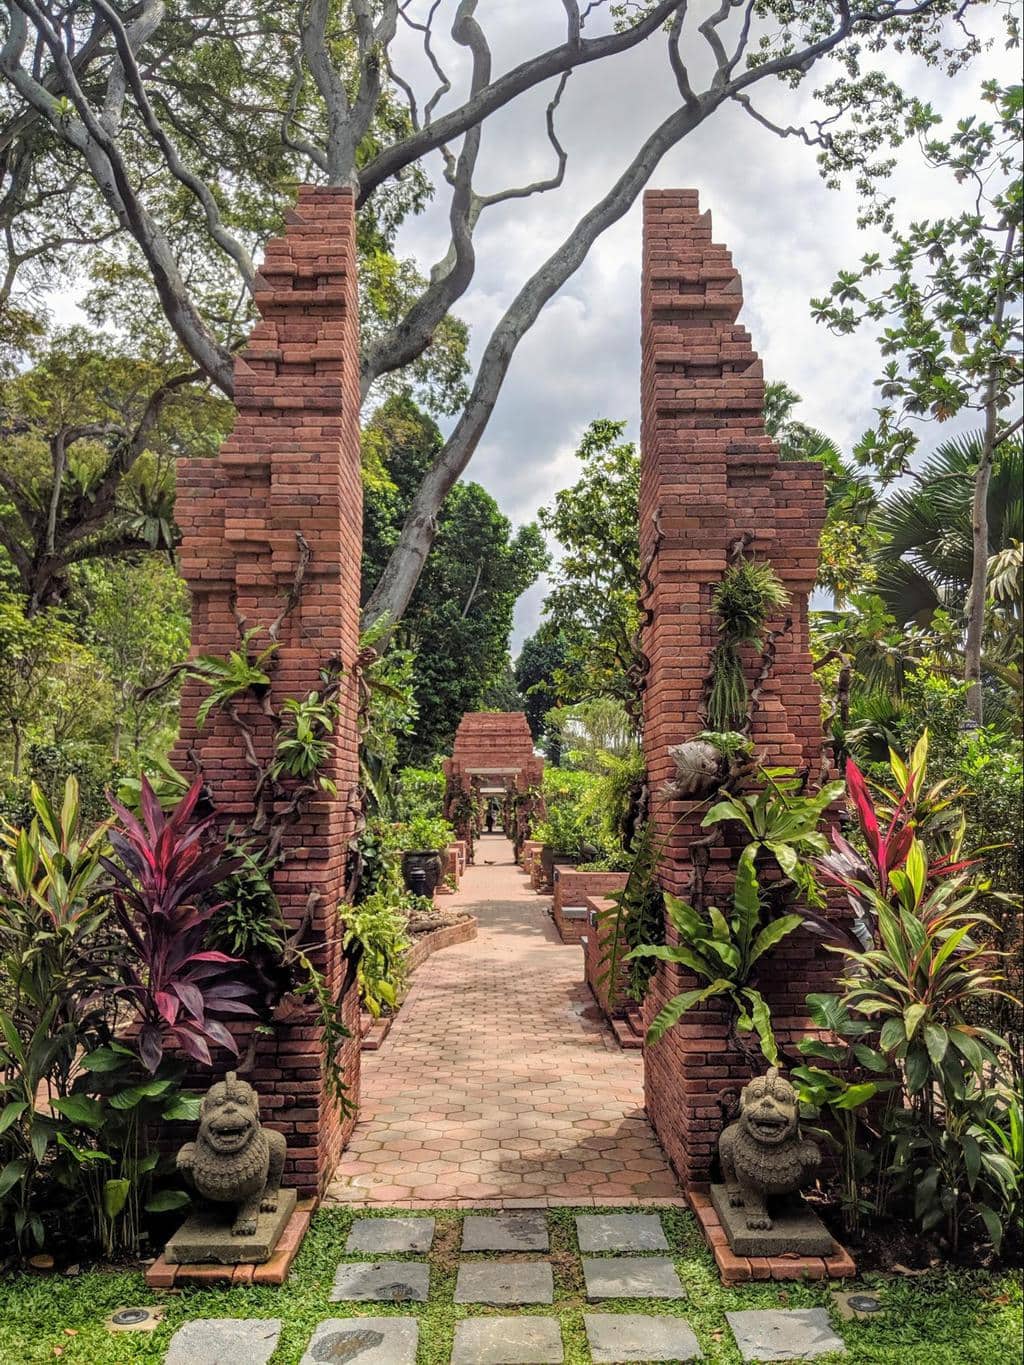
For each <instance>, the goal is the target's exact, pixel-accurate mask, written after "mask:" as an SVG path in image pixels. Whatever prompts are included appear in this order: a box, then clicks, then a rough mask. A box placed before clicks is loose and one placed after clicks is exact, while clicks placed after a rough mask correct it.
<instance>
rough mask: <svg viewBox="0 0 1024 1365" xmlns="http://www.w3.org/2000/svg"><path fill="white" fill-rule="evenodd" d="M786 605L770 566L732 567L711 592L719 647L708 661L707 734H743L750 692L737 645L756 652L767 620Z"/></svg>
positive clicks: (744, 562)
mask: <svg viewBox="0 0 1024 1365" xmlns="http://www.w3.org/2000/svg"><path fill="white" fill-rule="evenodd" d="M788 602H789V593H788V592H787V591H786V589H785V588H784V587H783V585H782V582H781V580H780V579H779V577H778V575H777V574H776V573H775V570H774V569H773V568H772V566H771V565H770V564H764V563H760V562H759V561H757V560H753V559H745V558H743V556H742V555H741V556H740V557H739V558H738V559H737V560H736V562H735V563H733V564H731V565H730V566H729V568H728V569H726V571H725V573H724V574H723V576H722V579H721V582H720V583H719V584H718V586H717V587H716V588H715V592H714V597H713V599H712V605H713V606H714V608H715V611H716V612H717V613H718V618H719V626H718V630H719V642H718V644H717V645H716V646H715V649H714V651H713V653H712V655H711V671H710V674H709V680H708V687H707V696H706V698H705V703H704V713H705V716H706V718H707V724H708V729H709V730H718V731H728V730H742V729H743V727H744V725H745V724H746V722H747V720H748V711H749V708H750V692H749V689H748V688H747V681H746V678H745V676H744V673H743V662H742V660H741V659H740V655H739V650H740V646H741V645H754V646H756V647H757V648H760V647H761V644H762V636H763V633H764V628H765V625H766V624H767V621H768V618H769V617H770V616H771V615H772V613H773V612H776V611H779V610H781V608H782V607H784V606H786V605H787V603H788Z"/></svg>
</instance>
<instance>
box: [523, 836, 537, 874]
mask: <svg viewBox="0 0 1024 1365" xmlns="http://www.w3.org/2000/svg"><path fill="white" fill-rule="evenodd" d="M539 849H540V844H539V843H538V842H537V840H536V839H524V840H523V847H522V851H521V852H520V854H519V866H520V867H521V868H522V869H523V871H524V872H529V870H530V867H531V864H532V860H533V855H534V853H535V852H536V851H537V850H539Z"/></svg>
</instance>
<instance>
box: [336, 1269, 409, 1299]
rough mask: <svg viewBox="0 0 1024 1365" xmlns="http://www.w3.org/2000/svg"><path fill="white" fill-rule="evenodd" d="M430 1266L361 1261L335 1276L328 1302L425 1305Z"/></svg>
mask: <svg viewBox="0 0 1024 1365" xmlns="http://www.w3.org/2000/svg"><path fill="white" fill-rule="evenodd" d="M429 1285H430V1267H429V1266H428V1265H424V1264H423V1262H421V1261H361V1262H357V1263H355V1264H354V1265H340V1266H338V1269H337V1270H336V1271H335V1273H334V1288H333V1289H332V1290H331V1302H332V1303H342V1302H345V1301H348V1300H352V1299H380V1300H387V1302H388V1303H426V1300H427V1290H428V1288H429Z"/></svg>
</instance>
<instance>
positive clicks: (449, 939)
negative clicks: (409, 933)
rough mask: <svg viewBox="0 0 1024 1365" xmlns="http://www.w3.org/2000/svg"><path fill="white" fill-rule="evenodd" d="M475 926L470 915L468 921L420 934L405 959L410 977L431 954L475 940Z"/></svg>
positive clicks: (474, 920)
mask: <svg viewBox="0 0 1024 1365" xmlns="http://www.w3.org/2000/svg"><path fill="white" fill-rule="evenodd" d="M476 925H477V922H476V919H475V918H474V917H473V916H472V915H471V916H470V917H469V919H466V920H461V921H460V922H459V923H458V924H448V925H446V926H445V927H444V928H443V929H435V930H434V931H433V933H430V934H421V935H420V937H419V938H418V939H417V940H416V942H415V943H414V944H413V945H412V947H411V948H410V949H409V952H408V955H407V956H406V959H405V963H406V968H407V970H408V971H409V973H410V975H411V974H412V973H413V972H414V971H415V970H416V968H417V967H422V965H423V963H424V962H426V960H427V958H428V957H430V956H431V954H432V953H438V952H440V951H441V949H442V948H453V947H454V946H455V944H456V943H468V942H469V940H470V939H472V938H476Z"/></svg>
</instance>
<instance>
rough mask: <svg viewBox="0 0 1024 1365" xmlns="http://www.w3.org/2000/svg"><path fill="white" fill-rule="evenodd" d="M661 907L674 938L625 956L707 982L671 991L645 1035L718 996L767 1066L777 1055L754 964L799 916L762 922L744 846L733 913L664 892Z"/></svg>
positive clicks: (653, 1037)
mask: <svg viewBox="0 0 1024 1365" xmlns="http://www.w3.org/2000/svg"><path fill="white" fill-rule="evenodd" d="M665 908H666V912H667V914H668V917H669V920H670V921H671V923H672V926H673V928H674V929H675V931H676V933H677V935H678V942H677V943H664V944H654V943H644V944H640V945H639V946H638V947H636V948H634V949H632V951H631V952H630V954H629V956H630V958H657V959H659V960H660V961H662V962H671V963H673V964H674V965H676V966H679V967H684V968H686V970H687V971H689V972H692V973H693V974H694V975H695V976H696V977H697V978H698V979H699V980H701V981H703V982H706V984H705V985H703V986H698V987H696V988H694V989H693V990H688V991H683V992H681V993H680V994H679V995H676V996H674V997H673V998H672V999H671V1000H670V1001H669V1002H668V1004H666V1005H665V1006H664V1008H663V1009H662V1010H661V1011H660V1012H659V1013H658V1014H657V1016H656V1017H655V1019H654V1020H653V1022H652V1023H651V1026H650V1028H649V1029H648V1033H647V1037H648V1039H649V1040H650V1041H651V1042H652V1043H655V1042H657V1041H658V1040H659V1039H660V1038H662V1037H663V1036H664V1035H665V1033H666V1032H667V1031H668V1030H669V1029H670V1028H671V1027H672V1025H673V1024H677V1023H678V1022H679V1020H680V1019H681V1018H682V1016H683V1015H684V1014H685V1013H686V1011H687V1010H691V1009H693V1007H694V1006H695V1005H699V1004H702V1003H703V1002H704V1001H705V1000H711V999H714V998H715V997H718V996H723V997H725V998H726V999H727V1000H728V1002H729V1004H730V1006H731V1007H732V1012H733V1017H734V1019H735V1021H736V1025H737V1027H738V1028H739V1029H740V1030H741V1031H742V1032H747V1033H749V1032H750V1031H751V1030H754V1031H756V1033H757V1036H758V1039H759V1041H760V1044H761V1051H762V1053H763V1054H764V1056H765V1058H766V1059H767V1061H768V1062H769V1063H770V1064H771V1065H773V1066H774V1065H776V1064H777V1062H778V1057H779V1049H778V1044H777V1043H776V1041H775V1034H774V1032H773V1031H772V1024H771V1011H770V1009H769V1007H768V1002H767V1001H766V1000H765V998H764V996H763V995H762V994H761V992H760V991H759V990H758V989H757V986H756V977H755V972H754V969H755V967H756V965H757V963H758V962H759V961H760V959H761V958H762V957H764V955H765V954H766V953H768V952H770V951H771V950H772V949H773V948H774V947H775V946H776V945H777V944H778V943H780V942H781V941H782V939H784V938H785V937H786V936H787V935H789V934H791V933H792V932H793V930H794V929H796V928H797V927H798V926H799V925H800V923H801V921H802V916H800V915H782V916H780V917H779V918H778V919H774V920H770V921H768V922H765V919H764V916H763V914H762V901H761V889H760V886H759V885H758V880H757V871H756V869H755V867H754V856H753V853H752V852H751V850H750V849H749V847H748V848H747V849H745V850H744V851H743V854H742V855H741V857H740V860H739V864H738V866H737V868H736V887H735V891H734V893H733V913H732V915H731V916H730V917H729V918H728V919H727V918H726V916H725V915H723V914H722V912H721V911H720V910H719V909H717V908H716V907H715V906H713V905H712V906H709V907H708V910H707V914H706V916H705V915H704V914H702V913H701V912H700V911H699V910H697V909H695V908H694V907H693V906H692V905H688V904H687V902H686V901H684V900H680V899H679V898H678V897H677V896H672V895H670V894H668V893H667V892H666V893H665Z"/></svg>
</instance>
